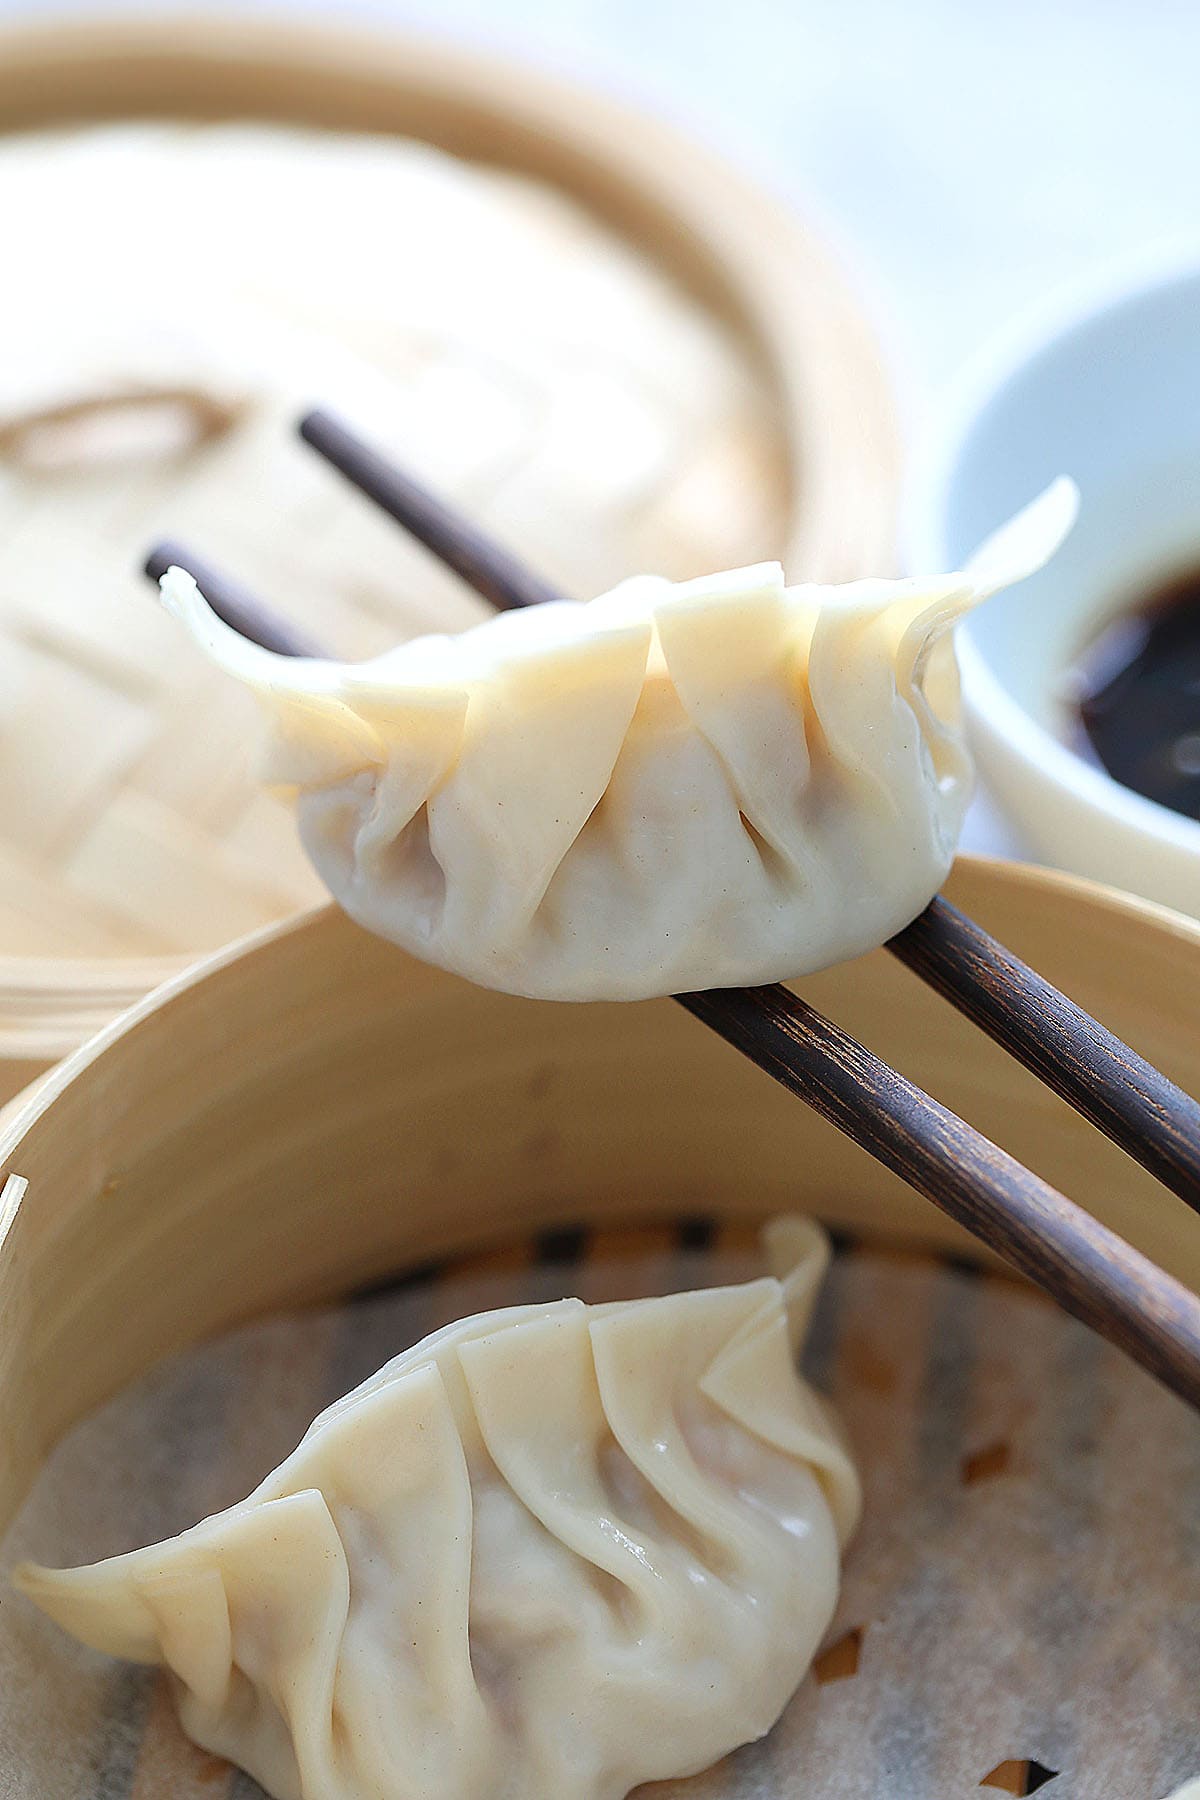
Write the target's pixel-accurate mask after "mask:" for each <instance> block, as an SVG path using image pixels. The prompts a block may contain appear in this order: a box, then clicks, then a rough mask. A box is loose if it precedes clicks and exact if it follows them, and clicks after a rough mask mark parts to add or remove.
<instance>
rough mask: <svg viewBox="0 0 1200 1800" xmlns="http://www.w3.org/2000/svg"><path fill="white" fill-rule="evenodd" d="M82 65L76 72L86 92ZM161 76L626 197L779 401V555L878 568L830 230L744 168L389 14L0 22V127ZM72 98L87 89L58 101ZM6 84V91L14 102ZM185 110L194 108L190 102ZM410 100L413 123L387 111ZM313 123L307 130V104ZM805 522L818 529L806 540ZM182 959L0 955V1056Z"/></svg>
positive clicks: (224, 13) (871, 405)
mask: <svg viewBox="0 0 1200 1800" xmlns="http://www.w3.org/2000/svg"><path fill="white" fill-rule="evenodd" d="M84 65H90V68H91V82H92V85H91V88H90V89H88V88H87V85H86V79H85V75H84V73H83V70H84ZM163 67H169V68H170V69H172V70H174V71H177V72H178V73H179V77H180V79H183V75H184V72H186V78H187V79H188V80H189V81H190V82H191V83H192V84H193V85H194V89H195V91H196V93H197V94H199V95H201V96H203V94H204V93H205V92H206V91H208V92H210V93H215V89H214V87H213V83H214V77H215V76H216V74H217V72H218V71H222V70H225V71H236V74H237V77H238V79H239V80H240V81H243V82H244V80H245V78H246V77H247V76H248V75H249V76H253V75H254V73H255V71H256V69H257V71H258V73H259V74H260V75H262V76H264V77H266V76H269V75H270V74H271V72H272V71H275V72H278V71H279V70H285V71H286V72H287V73H288V74H289V76H290V77H292V78H299V77H304V76H307V77H313V78H319V77H320V76H322V75H326V74H330V73H332V74H333V75H334V76H335V77H339V78H341V79H342V80H344V81H346V82H347V83H352V82H354V81H360V82H361V83H363V85H364V88H365V87H367V86H369V87H370V88H371V89H372V90H373V91H374V90H379V89H382V88H385V87H386V88H390V89H391V90H392V91H393V92H394V96H395V101H396V106H397V112H398V114H400V115H402V116H399V117H398V118H397V121H396V127H395V130H396V133H397V134H400V135H409V136H413V137H416V138H417V139H419V140H423V141H427V142H432V143H438V142H441V141H443V136H444V138H453V136H454V135H455V133H456V131H462V130H464V129H469V124H470V121H471V120H472V119H483V118H487V119H489V120H493V121H496V122H497V123H498V125H499V126H500V128H501V132H500V142H499V143H498V148H497V152H496V160H497V162H499V163H501V164H503V163H504V161H505V159H506V153H507V155H508V157H509V158H510V159H511V157H512V156H513V155H514V154H515V153H516V150H521V149H524V150H529V151H530V153H531V154H532V146H534V145H535V144H536V145H539V146H540V145H544V146H545V149H544V152H542V154H543V157H544V166H545V167H546V168H547V169H549V166H550V164H551V163H552V162H553V161H554V159H555V157H557V160H558V164H559V169H560V185H561V187H562V188H563V190H564V191H565V192H566V193H568V194H572V195H574V196H575V197H576V198H577V199H579V200H581V201H582V202H583V203H584V204H588V203H589V200H590V202H591V204H592V206H593V210H599V211H601V212H603V206H602V205H601V204H600V203H601V201H602V199H603V197H604V193H605V191H607V193H608V196H609V198H610V199H612V200H613V202H614V205H615V204H616V199H619V200H620V201H621V202H622V203H623V204H626V206H627V212H626V217H625V223H624V225H622V224H621V223H620V222H619V221H618V222H617V223H616V225H615V229H617V230H618V232H620V233H621V234H622V235H624V236H625V238H626V239H627V240H628V241H630V242H637V241H639V231H638V230H635V228H634V225H633V223H632V218H633V215H634V214H635V213H639V214H640V217H641V238H642V241H645V239H646V238H647V237H648V236H649V235H650V232H651V229H652V227H653V226H654V225H655V223H657V225H658V226H659V227H660V228H661V229H662V230H663V231H664V234H665V235H664V237H663V238H662V239H661V240H660V244H659V252H658V254H659V260H660V263H661V264H662V265H663V266H666V267H670V268H673V269H674V270H675V271H676V273H677V275H679V276H680V277H681V278H682V279H683V280H684V281H685V283H686V281H687V280H688V274H689V271H690V272H691V274H692V276H693V280H692V286H693V288H695V289H698V290H700V291H701V292H702V297H703V298H704V300H705V303H706V305H707V306H708V308H709V310H710V311H711V312H713V313H714V314H715V315H716V316H718V317H719V316H720V314H721V312H722V310H724V311H725V312H726V315H727V316H728V317H731V318H732V321H733V323H734V325H735V327H736V328H737V329H738V331H739V333H740V334H741V336H742V337H743V339H744V341H745V342H746V343H747V345H748V346H749V347H750V348H751V351H752V353H753V354H755V355H757V356H758V357H759V359H760V361H761V363H762V365H763V367H764V368H765V369H766V371H767V374H768V376H769V379H770V381H771V383H772V385H773V388H774V390H775V392H776V394H777V399H778V424H779V431H780V436H781V440H782V442H783V445H784V449H785V453H786V456H787V459H788V463H789V520H788V544H787V550H788V553H789V554H790V555H791V556H792V557H793V558H795V557H796V556H797V554H798V553H799V552H803V554H804V555H805V557H806V558H808V559H811V560H812V561H814V562H815V563H816V565H817V568H816V578H817V579H829V578H830V576H829V575H828V574H822V572H821V567H822V563H824V564H825V565H830V564H833V563H836V562H837V560H838V559H839V558H844V557H845V556H846V554H847V552H846V545H847V544H850V545H851V546H852V549H853V558H854V560H855V562H856V564H857V563H859V562H864V561H870V562H872V563H874V564H876V565H877V567H878V568H879V569H882V570H883V571H884V572H886V571H887V570H888V569H890V568H892V567H893V566H894V562H895V551H896V544H895V524H896V502H897V497H898V496H897V488H898V479H897V476H898V470H899V464H900V448H899V444H900V440H899V426H898V421H897V414H896V407H895V402H894V397H893V394H892V389H891V383H890V380H889V378H888V374H887V372H886V370H885V368H884V366H883V361H882V356H881V352H880V349H879V345H878V343H877V340H876V335H875V331H874V326H873V321H872V319H871V317H870V315H869V311H868V310H867V309H864V308H863V307H862V306H861V305H860V303H859V301H858V298H857V296H856V295H855V293H854V292H853V290H852V288H851V287H850V285H849V284H848V282H847V280H846V278H845V276H844V275H843V272H842V267H841V262H840V259H839V258H838V254H837V244H836V240H835V241H834V243H833V244H832V246H830V244H829V242H828V240H827V236H826V234H825V233H823V232H822V231H821V228H820V221H819V220H818V221H817V227H816V230H815V232H809V231H807V230H806V227H805V220H804V218H803V216H799V217H798V216H797V215H796V214H795V213H794V212H793V211H792V210H791V209H790V208H789V207H788V206H787V205H786V204H785V202H784V200H783V198H782V196H780V195H778V194H777V193H776V192H774V191H773V190H772V188H771V186H770V185H769V184H768V183H764V182H763V181H762V180H760V179H759V178H758V176H757V173H756V171H755V169H754V168H753V167H752V166H744V164H743V162H740V161H739V160H738V159H736V158H730V157H728V156H727V155H726V154H724V153H723V152H722V150H721V148H720V147H719V146H714V147H710V146H708V145H707V144H706V143H705V142H703V141H702V140H700V141H698V140H696V139H694V138H693V137H692V135H691V134H690V132H689V131H688V130H687V128H686V126H685V127H683V128H680V127H679V126H678V125H677V124H676V123H675V122H674V121H673V120H671V119H669V118H663V117H660V116H659V114H657V113H656V112H655V111H654V110H653V109H652V108H649V107H643V106H642V105H641V104H639V103H638V102H637V101H636V100H631V101H629V102H626V101H624V100H622V99H620V98H618V97H616V96H614V95H613V94H612V93H611V92H609V91H608V90H607V89H606V88H605V87H603V86H602V85H592V84H591V83H589V82H588V81H586V80H583V79H575V78H572V77H571V76H569V75H564V74H559V73H558V72H557V71H553V72H552V71H549V70H544V69H542V68H541V67H539V66H537V65H536V64H531V63H529V62H527V61H526V60H524V59H523V58H521V57H520V56H519V55H510V54H507V53H505V52H504V51H503V50H495V51H494V50H492V49H491V48H490V47H488V48H485V49H475V48H472V47H469V46H464V45H460V44H458V43H456V42H453V41H451V40H449V39H446V38H439V37H437V36H433V35H430V34H426V33H422V32H420V31H414V30H410V29H408V28H407V27H406V26H405V25H403V24H402V23H401V24H398V25H396V26H391V27H384V26H381V25H379V24H377V23H376V24H372V22H371V21H370V20H369V19H365V18H360V19H347V18H343V17H341V16H340V15H338V14H335V13H328V14H326V15H324V16H317V17H312V18H308V17H295V18H292V17H289V16H288V15H287V14H284V13H279V12H267V13H262V14H256V15H253V16H247V15H244V14H241V13H236V12H232V11H230V10H229V7H228V4H226V5H225V6H224V8H222V7H220V6H219V7H218V8H217V9H216V10H215V11H214V12H212V13H209V12H205V13H203V14H201V13H199V12H195V11H192V10H187V9H185V10H182V11H181V12H180V13H178V14H172V15H171V16H170V17H167V18H161V19H147V18H144V17H140V16H139V15H138V14H137V13H136V12H134V11H130V10H126V11H119V10H118V11H114V12H106V13H100V14H98V15H95V16H92V15H88V14H81V15H67V16H64V17H62V18H59V19H56V20H53V21H49V22H45V23H42V22H40V21H38V20H36V19H19V18H18V19H13V20H9V21H6V22H4V23H3V24H0V131H3V132H8V131H10V130H14V129H15V130H31V129H32V130H37V129H42V128H51V129H52V128H57V127H60V126H66V125H69V124H70V123H71V122H72V121H74V122H76V123H79V124H87V123H97V122H102V121H104V120H106V119H117V118H121V117H126V118H128V117H131V116H134V115H133V109H132V108H131V107H129V106H126V107H125V108H124V109H122V105H121V100H120V98H119V97H118V99H117V100H116V101H113V100H111V99H109V98H108V95H107V92H106V89H105V73H106V70H107V71H108V72H109V73H111V74H112V76H113V77H114V80H115V84H116V85H115V87H114V90H113V91H114V92H115V93H116V94H117V95H118V96H120V95H121V94H122V93H123V92H125V91H127V90H128V88H129V87H130V85H131V84H132V83H135V82H136V80H137V79H138V71H139V68H140V69H141V70H142V71H143V74H142V77H141V78H142V79H143V80H144V82H145V84H146V94H147V98H146V104H145V108H144V110H143V112H142V113H141V115H140V116H149V115H150V114H157V115H158V116H170V110H171V109H170V106H169V104H167V105H156V104H152V103H151V101H150V99H149V95H150V93H151V92H153V91H155V90H154V88H153V86H152V77H153V73H154V71H155V70H157V69H161V68H163ZM23 80H24V81H25V85H26V89H27V90H28V92H29V93H33V94H35V95H36V93H38V92H39V91H40V88H39V84H41V86H43V87H44V86H47V85H48V86H49V87H50V88H51V89H52V90H55V89H56V88H57V89H58V90H61V92H62V93H63V94H65V95H66V96H67V97H66V98H65V99H62V100H56V101H55V102H54V103H53V105H50V106H45V105H43V107H42V110H41V112H40V113H39V111H38V101H37V99H36V98H35V99H34V100H32V101H31V100H29V99H28V98H27V97H25V95H24V93H23V90H21V88H20V87H19V84H20V83H21V82H22V81H23ZM206 84H207V88H206ZM76 91H78V92H79V93H80V95H81V96H82V95H83V94H85V93H86V94H87V95H88V97H87V98H86V99H84V98H81V99H80V100H79V102H78V103H73V102H72V100H71V98H70V96H71V95H72V94H73V93H75V92H76ZM14 93H22V98H21V99H20V101H14V100H13V99H12V95H13V94H14ZM5 95H7V96H8V98H7V99H5V98H4V96H5ZM199 104H200V106H201V108H203V106H204V101H203V98H201V100H200V101H199ZM213 107H214V116H216V115H218V114H220V113H221V108H220V106H219V105H218V104H217V102H216V101H215V99H214V101H213ZM414 107H415V108H416V109H418V111H419V116H418V117H417V118H416V119H414V118H413V117H411V116H408V117H407V118H406V117H405V116H403V115H405V114H408V115H411V114H412V113H413V111H414ZM439 107H440V108H441V109H442V114H444V115H445V117H446V120H447V123H446V125H445V127H444V134H443V135H439V133H438V132H437V131H434V130H432V129H431V128H430V126H429V120H430V119H431V118H433V117H434V115H435V114H438V108H439ZM26 112H28V116H26ZM268 115H269V116H270V117H271V118H273V119H276V120H281V121H282V120H286V118H287V117H289V116H290V117H291V118H292V120H293V122H296V123H301V122H302V120H303V116H304V115H303V109H302V108H301V107H300V106H296V107H295V109H294V110H291V109H290V108H289V105H288V103H287V101H286V100H285V102H284V103H283V105H282V106H281V107H280V106H277V107H276V108H275V109H274V110H271V109H269V108H267V107H265V106H264V108H263V110H262V111H261V113H260V114H259V115H258V116H261V117H264V118H265V117H267V116H268ZM224 116H229V117H234V116H237V117H247V116H249V117H253V116H255V114H254V110H253V108H250V107H247V108H246V109H245V111H244V112H240V113H239V112H238V111H237V108H236V103H235V105H234V107H233V108H232V109H231V110H230V112H228V113H227V114H225V115H224ZM438 116H442V115H441V114H439V115H438ZM464 121H466V124H464ZM310 122H311V123H314V124H315V123H319V122H321V114H320V109H319V106H316V105H315V106H314V107H313V108H312V111H311V118H310ZM359 129H367V127H365V126H362V125H360V127H359ZM614 197H616V198H614ZM672 227H673V230H672ZM610 228H614V227H613V223H612V221H611V220H610ZM835 314H836V315H837V316H836V325H835V321H834V315H835ZM835 351H836V355H834V354H832V353H833V352H835ZM838 357H841V358H842V359H843V363H844V365H845V366H852V367H853V370H854V382H855V391H854V404H853V405H852V406H850V407H845V406H843V408H842V412H843V413H845V414H847V416H846V417H844V418H842V419H840V421H834V422H833V423H832V424H831V419H830V413H831V410H832V408H831V406H830V405H829V404H827V403H826V395H825V389H824V384H826V383H827V382H829V381H830V380H831V379H836V377H832V376H831V374H830V368H831V367H832V365H833V364H835V363H836V362H837V359H838ZM814 387H816V389H817V392H816V393H815V395H814V392H813V389H814ZM850 415H852V416H850ZM801 494H803V495H804V497H805V503H804V507H803V510H800V509H799V507H798V502H799V500H800V496H801ZM813 520H816V521H817V522H818V528H817V529H816V530H812V531H806V529H805V528H806V526H808V525H810V524H811V523H812V521H813ZM856 572H861V571H857V569H856ZM301 916H302V915H301ZM198 955H199V956H203V955H204V953H203V952H201V951H192V952H190V953H189V952H183V953H180V954H176V955H156V954H148V955H140V956H133V957H129V956H104V955H96V956H74V957H66V956H64V957H54V956H28V957H26V956H12V955H0V1063H3V1062H5V1061H14V1062H22V1061H25V1060H30V1059H32V1060H38V1059H40V1060H43V1061H53V1060H55V1059H57V1058H58V1057H60V1056H63V1055H65V1054H67V1053H69V1052H70V1051H71V1050H73V1049H74V1048H75V1046H76V1045H77V1044H78V1043H79V1042H80V1040H81V1038H82V1037H84V1036H86V1035H90V1033H91V1032H93V1031H95V1030H97V1029H98V1028H99V1027H100V1026H102V1025H103V1024H104V1023H105V1022H106V1021H107V1020H108V1019H110V1018H111V1017H112V1016H113V1013H114V1011H115V1010H116V1009H117V1008H118V1007H123V1006H125V1005H128V1004H131V1003H132V1002H133V1001H134V1000H135V999H137V997H138V996H139V995H140V994H142V993H144V992H146V990H147V989H148V988H149V987H151V986H155V985H157V984H158V983H160V982H161V981H163V980H164V979H166V978H167V977H168V976H170V975H171V974H173V973H174V972H175V971H177V970H179V969H181V968H184V967H186V966H187V965H188V964H189V963H191V962H192V961H194V960H195V959H196V957H197V956H198Z"/></svg>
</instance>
